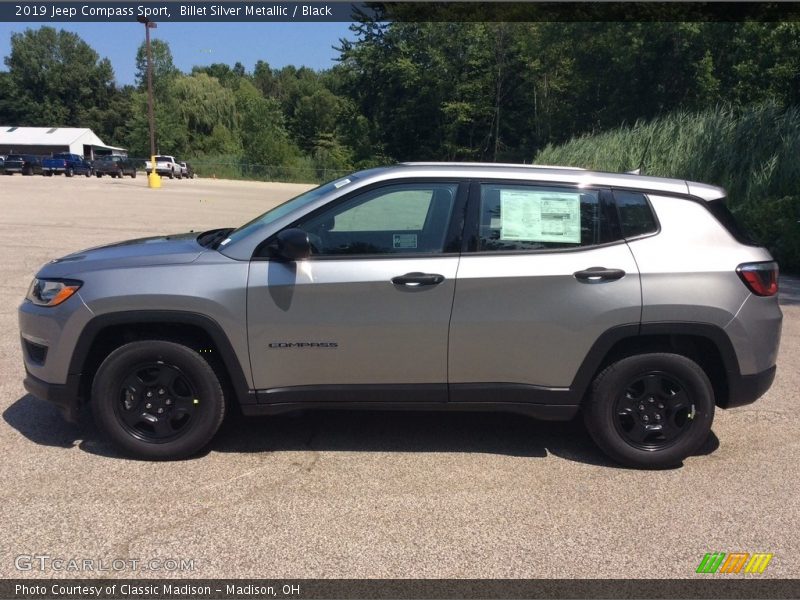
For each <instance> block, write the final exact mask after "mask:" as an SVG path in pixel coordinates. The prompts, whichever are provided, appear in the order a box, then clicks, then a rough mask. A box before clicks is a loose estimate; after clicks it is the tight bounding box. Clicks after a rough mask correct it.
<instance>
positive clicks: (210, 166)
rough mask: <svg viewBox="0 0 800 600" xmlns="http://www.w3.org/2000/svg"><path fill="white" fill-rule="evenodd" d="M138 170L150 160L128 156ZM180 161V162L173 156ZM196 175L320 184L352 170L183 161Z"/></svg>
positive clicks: (215, 160) (215, 161) (195, 160)
mask: <svg viewBox="0 0 800 600" xmlns="http://www.w3.org/2000/svg"><path fill="white" fill-rule="evenodd" d="M130 158H131V160H133V161H135V162H136V164H137V168H140V169H144V168H145V165H146V163H148V162H149V161H150V159H149V158H142V157H130ZM176 158H177V159H178V160H179V161H182V160H183V159H182V158H180V157H176ZM186 162H187V163H188V164H190V165H191V167H192V169H193V170H194V173H195V176H197V177H207V178H210V179H247V180H252V181H281V182H286V183H323V182H326V181H330V180H332V179H337V178H339V177H344V176H345V175H347V174H349V173H352V169H350V170H347V169H328V168H317V167H312V166H306V165H263V164H258V163H250V162H245V161H240V160H235V159H229V160H225V159H207V158H196V159H188V160H187V161H186Z"/></svg>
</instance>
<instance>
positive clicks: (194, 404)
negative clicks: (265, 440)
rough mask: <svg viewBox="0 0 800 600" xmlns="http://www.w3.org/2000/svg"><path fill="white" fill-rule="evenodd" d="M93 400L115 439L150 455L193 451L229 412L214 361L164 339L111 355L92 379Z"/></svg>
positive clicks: (158, 456) (161, 457)
mask: <svg viewBox="0 0 800 600" xmlns="http://www.w3.org/2000/svg"><path fill="white" fill-rule="evenodd" d="M148 394H150V395H149V396H148ZM91 405H92V411H93V413H94V418H95V421H96V423H97V426H98V427H99V428H100V430H101V431H102V432H103V433H104V434H105V435H106V436H107V437H108V438H109V439H110V440H111V442H112V443H113V444H114V445H115V446H116V447H118V448H119V449H120V450H122V451H123V452H125V453H126V454H129V455H131V456H134V457H136V458H142V459H146V460H177V459H181V458H186V457H188V456H191V455H192V454H195V453H196V452H197V451H199V450H200V449H201V448H203V447H204V446H206V445H207V444H208V443H209V442H210V441H211V439H212V438H213V437H214V434H215V433H216V432H217V429H219V426H220V424H221V423H222V419H223V417H224V416H225V397H224V394H223V392H222V387H221V386H220V382H219V378H218V377H217V375H216V373H215V372H214V370H213V369H212V368H211V366H210V365H209V364H208V363H207V362H206V361H205V360H204V359H203V358H202V357H201V356H200V355H199V354H198V353H197V352H196V351H194V350H192V349H191V348H189V347H187V346H184V345H182V344H178V343H175V342H168V341H163V340H146V341H138V342H131V343H128V344H125V345H124V346H121V347H119V348H117V349H116V350H114V351H113V352H112V353H111V354H109V355H108V357H106V359H105V360H104V361H103V363H102V364H101V365H100V368H99V369H98V371H97V374H96V375H95V378H94V382H93V383H92V399H91ZM162 411H163V412H162Z"/></svg>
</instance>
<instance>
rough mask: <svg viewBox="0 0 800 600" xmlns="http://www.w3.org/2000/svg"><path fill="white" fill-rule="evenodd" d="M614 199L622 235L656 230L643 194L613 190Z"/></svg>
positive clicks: (651, 212) (654, 219)
mask: <svg viewBox="0 0 800 600" xmlns="http://www.w3.org/2000/svg"><path fill="white" fill-rule="evenodd" d="M614 200H615V202H616V204H617V210H618V211H619V221H620V226H621V227H622V236H623V237H625V238H632V237H636V236H638V235H646V234H648V233H655V232H656V231H658V224H657V223H656V218H655V216H654V215H653V210H652V209H651V208H650V204H649V203H648V202H647V198H646V197H645V195H644V194H639V193H637V192H625V191H619V190H615V191H614Z"/></svg>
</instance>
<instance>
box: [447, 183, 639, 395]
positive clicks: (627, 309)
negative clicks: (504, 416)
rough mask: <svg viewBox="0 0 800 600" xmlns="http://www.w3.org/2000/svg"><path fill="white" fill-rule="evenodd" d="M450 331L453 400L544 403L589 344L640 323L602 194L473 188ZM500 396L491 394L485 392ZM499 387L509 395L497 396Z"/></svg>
mask: <svg viewBox="0 0 800 600" xmlns="http://www.w3.org/2000/svg"><path fill="white" fill-rule="evenodd" d="M469 215H470V216H469V218H468V225H467V227H468V229H467V232H468V233H467V234H465V235H468V236H469V237H470V243H469V244H468V247H467V251H466V252H465V254H464V255H463V256H462V258H461V263H460V266H459V272H458V282H457V287H456V294H455V299H454V303H453V316H452V319H451V327H450V353H449V371H450V375H449V381H450V384H451V387H450V392H451V400H454V401H459V400H460V401H492V400H497V401H533V402H537V401H542V402H546V403H550V402H551V401H554V402H558V400H553V398H556V397H557V396H558V397H565V395H564V394H555V395H554V394H548V392H550V391H558V392H563V391H565V390H566V388H569V386H570V385H571V384H572V382H573V379H574V377H575V375H576V373H577V371H578V369H579V367H580V365H581V363H582V362H583V360H584V358H585V357H586V355H587V353H588V352H589V349H590V348H591V347H592V345H593V344H594V342H595V341H596V340H597V339H598V338H599V337H600V335H602V334H603V333H605V332H606V331H608V330H610V329H612V328H614V327H618V326H620V325H629V324H638V323H639V321H640V316H641V289H640V282H639V273H638V269H637V266H636V262H635V261H634V258H633V255H632V254H631V251H630V249H629V248H628V245H627V244H626V243H625V242H624V240H622V239H621V235H620V234H619V227H618V217H617V213H616V209H615V207H614V204H613V198H612V195H611V193H610V191H608V190H603V189H589V188H582V187H576V186H555V185H552V184H535V183H531V184H520V183H518V182H508V183H506V182H491V181H486V182H481V183H475V184H473V189H472V191H471V193H470V209H469ZM487 383H491V384H493V385H492V386H491V387H492V388H493V389H499V390H500V391H499V392H497V393H487V392H486V390H487V389H488V387H489V386H486V385H485V384H487ZM503 390H505V391H507V392H508V393H507V394H504V393H502V392H503Z"/></svg>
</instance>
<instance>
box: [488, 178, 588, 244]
mask: <svg viewBox="0 0 800 600" xmlns="http://www.w3.org/2000/svg"><path fill="white" fill-rule="evenodd" d="M580 209H581V195H580V194H576V193H572V192H545V191H528V190H524V191H523V190H501V191H500V219H501V223H500V239H501V240H507V241H525V242H562V243H566V244H580V242H581V210H580Z"/></svg>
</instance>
